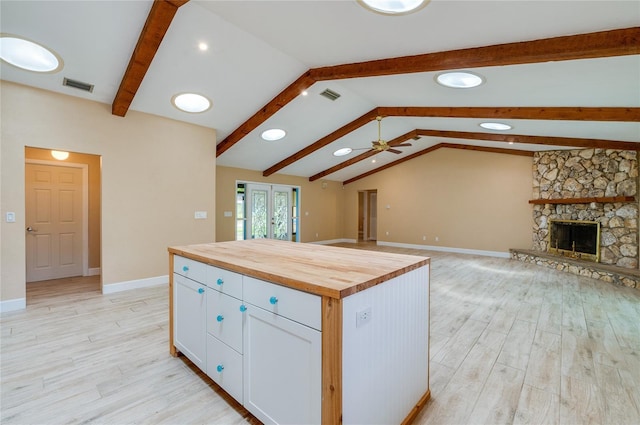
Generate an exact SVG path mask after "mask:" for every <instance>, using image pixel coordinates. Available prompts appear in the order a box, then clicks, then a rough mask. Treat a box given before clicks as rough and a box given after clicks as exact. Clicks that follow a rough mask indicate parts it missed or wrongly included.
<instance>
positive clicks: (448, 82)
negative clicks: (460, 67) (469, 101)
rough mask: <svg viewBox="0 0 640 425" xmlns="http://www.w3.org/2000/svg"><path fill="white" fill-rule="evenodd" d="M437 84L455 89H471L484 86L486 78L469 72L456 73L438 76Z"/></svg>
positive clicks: (444, 73)
mask: <svg viewBox="0 0 640 425" xmlns="http://www.w3.org/2000/svg"><path fill="white" fill-rule="evenodd" d="M436 82H437V83H438V84H440V85H441V86H445V87H451V88H454V89H470V88H473V87H478V86H479V85H481V84H483V83H484V78H483V77H481V76H480V75H478V74H474V73H473V72H469V71H455V72H443V73H440V74H438V75H436Z"/></svg>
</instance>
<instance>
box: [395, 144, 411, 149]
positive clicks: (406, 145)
mask: <svg viewBox="0 0 640 425" xmlns="http://www.w3.org/2000/svg"><path fill="white" fill-rule="evenodd" d="M408 146H411V143H402V144H401V145H393V147H394V148H404V147H408Z"/></svg>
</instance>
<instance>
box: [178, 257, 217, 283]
mask: <svg viewBox="0 0 640 425" xmlns="http://www.w3.org/2000/svg"><path fill="white" fill-rule="evenodd" d="M173 272H174V273H177V274H179V275H182V276H184V277H188V278H189V279H192V280H195V281H196V282H200V283H203V284H205V285H206V284H207V282H208V281H211V277H210V276H211V266H209V265H207V264H205V263H201V262H199V261H194V260H190V259H188V258H184V257H180V256H179V255H174V256H173Z"/></svg>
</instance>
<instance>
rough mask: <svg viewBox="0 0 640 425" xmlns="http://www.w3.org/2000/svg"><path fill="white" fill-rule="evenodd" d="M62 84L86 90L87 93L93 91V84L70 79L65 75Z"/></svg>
mask: <svg viewBox="0 0 640 425" xmlns="http://www.w3.org/2000/svg"><path fill="white" fill-rule="evenodd" d="M62 85H63V86H67V87H73V88H75V89H80V90H84V91H88V92H89V93H93V84H87V83H83V82H82V81H78V80H72V79H70V78H66V77H65V79H64V80H62Z"/></svg>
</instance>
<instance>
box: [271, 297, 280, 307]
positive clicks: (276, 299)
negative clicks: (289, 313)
mask: <svg viewBox="0 0 640 425" xmlns="http://www.w3.org/2000/svg"><path fill="white" fill-rule="evenodd" d="M269 302H270V303H271V304H273V305H276V303H277V302H278V298H277V297H271V298H269Z"/></svg>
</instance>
